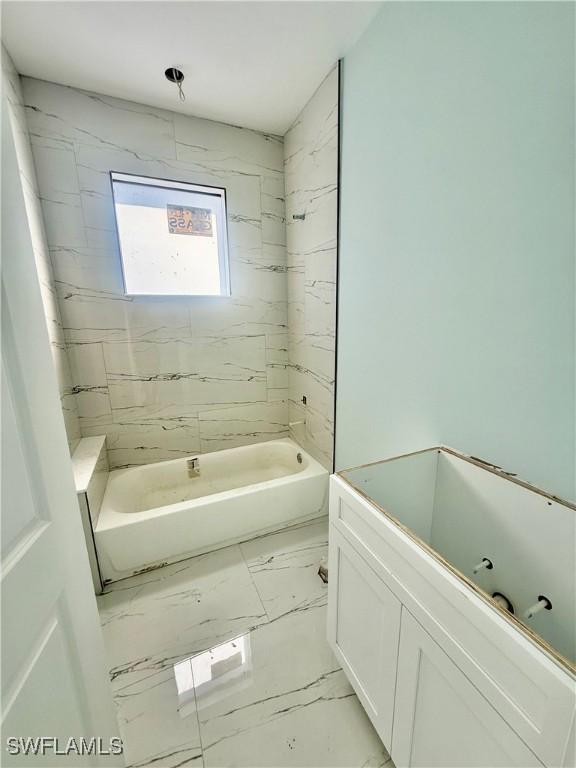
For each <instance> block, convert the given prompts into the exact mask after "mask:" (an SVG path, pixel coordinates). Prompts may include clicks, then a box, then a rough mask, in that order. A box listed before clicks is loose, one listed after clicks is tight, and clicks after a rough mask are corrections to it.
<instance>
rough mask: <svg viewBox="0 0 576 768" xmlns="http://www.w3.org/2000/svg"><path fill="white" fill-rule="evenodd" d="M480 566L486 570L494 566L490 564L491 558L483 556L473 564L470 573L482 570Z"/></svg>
mask: <svg viewBox="0 0 576 768" xmlns="http://www.w3.org/2000/svg"><path fill="white" fill-rule="evenodd" d="M482 568H486V570H487V571H491V570H492V568H494V566H493V565H492V560H488V558H487V557H483V558H482V560H480V562H479V563H478V564H477V565H476V566H474V569H473V571H472V573H473V574H474V575H476V574H477V573H478V571H481V570H482Z"/></svg>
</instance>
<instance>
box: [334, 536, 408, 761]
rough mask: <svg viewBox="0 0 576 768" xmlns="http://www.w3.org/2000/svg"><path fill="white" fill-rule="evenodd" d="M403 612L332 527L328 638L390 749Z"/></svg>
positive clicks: (384, 587) (397, 602)
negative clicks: (401, 612) (401, 615)
mask: <svg viewBox="0 0 576 768" xmlns="http://www.w3.org/2000/svg"><path fill="white" fill-rule="evenodd" d="M400 611H401V606H400V602H399V601H398V600H397V598H396V597H394V595H393V594H392V592H390V590H389V589H388V587H386V585H385V584H384V583H383V582H382V581H381V580H380V579H379V578H378V576H376V574H375V573H374V572H373V571H372V570H371V569H370V568H369V567H368V566H367V565H366V563H365V562H364V561H363V560H362V559H361V558H360V557H359V555H358V554H357V553H356V551H355V550H354V548H353V547H352V546H351V545H350V544H349V543H348V542H347V541H346V539H345V538H344V537H343V536H342V535H341V534H339V533H338V532H337V531H336V530H335V529H334V528H333V527H332V526H331V528H330V582H329V590H328V639H329V641H330V643H331V645H332V648H333V649H334V652H335V654H336V656H337V658H338V661H339V662H340V664H342V667H343V668H344V670H345V672H346V674H347V676H348V679H349V680H350V682H351V683H352V686H353V687H354V689H355V691H356V693H357V694H358V697H359V699H360V701H361V702H362V704H363V706H364V708H365V709H366V711H367V712H368V715H369V716H370V719H371V720H372V722H373V724H374V727H375V728H376V730H377V732H378V734H379V736H380V738H381V739H382V741H383V742H384V744H385V745H386V747H387V748H388V749H389V748H390V744H391V741H392V718H393V712H394V689H395V685H396V663H397V657H398V641H399V637H400Z"/></svg>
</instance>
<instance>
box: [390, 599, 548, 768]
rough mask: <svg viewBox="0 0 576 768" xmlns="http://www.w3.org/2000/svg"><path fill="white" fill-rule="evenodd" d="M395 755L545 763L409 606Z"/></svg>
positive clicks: (443, 762) (452, 762) (506, 766)
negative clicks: (413, 614) (462, 670)
mask: <svg viewBox="0 0 576 768" xmlns="http://www.w3.org/2000/svg"><path fill="white" fill-rule="evenodd" d="M394 723H395V727H394V736H393V739H392V742H391V744H392V748H391V754H392V755H393V756H394V760H395V761H396V765H397V766H398V768H401V766H413V767H414V768H416V766H421V768H463V766H467V767H468V766H470V767H471V766H474V768H487V766H491V768H511V766H518V767H519V768H520V766H522V767H523V768H528V766H541V765H542V763H541V762H540V761H539V760H538V759H537V758H536V756H535V755H534V754H533V753H532V752H531V751H530V750H529V749H528V747H527V746H526V745H525V744H524V742H523V741H522V740H521V739H520V738H519V737H518V736H517V735H516V733H515V732H514V731H513V730H512V728H510V726H509V725H508V723H507V722H506V721H505V720H504V718H503V717H501V716H500V715H499V714H498V712H496V710H495V709H494V708H493V707H492V706H491V705H490V704H489V703H488V702H487V700H486V699H485V698H484V697H483V696H482V694H481V693H479V692H478V690H477V689H476V688H475V687H474V686H473V685H472V683H471V682H470V681H469V680H468V678H467V677H466V675H464V674H463V672H461V671H460V669H459V668H458V667H457V666H456V664H454V662H453V661H452V660H451V659H450V657H449V656H448V655H447V654H446V653H444V651H443V650H442V648H440V646H439V645H438V643H436V642H435V641H434V640H433V639H432V638H431V637H430V635H429V634H428V632H426V630H425V629H423V627H422V626H421V625H420V624H419V623H418V622H417V621H416V620H415V619H414V618H413V617H412V615H411V614H410V613H409V612H408V611H406V610H403V611H402V632H401V640H400V653H399V655H398V675H397V683H396V694H395V707H394Z"/></svg>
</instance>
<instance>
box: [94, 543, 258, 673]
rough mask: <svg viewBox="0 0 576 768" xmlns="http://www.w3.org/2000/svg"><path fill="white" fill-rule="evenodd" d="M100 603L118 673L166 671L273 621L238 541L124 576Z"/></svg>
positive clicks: (112, 664)
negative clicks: (171, 664)
mask: <svg viewBox="0 0 576 768" xmlns="http://www.w3.org/2000/svg"><path fill="white" fill-rule="evenodd" d="M98 605H99V610H100V620H101V623H102V630H103V633H104V642H105V645H106V650H107V654H108V661H109V664H110V667H111V676H112V677H113V678H116V677H119V676H121V675H126V674H127V673H128V672H138V671H142V670H144V669H150V668H153V669H157V668H161V667H163V666H164V664H165V663H168V661H176V660H177V659H178V658H182V657H184V656H189V655H191V654H193V653H198V652H199V651H203V650H205V649H207V648H210V647H211V646H212V645H215V644H216V643H217V642H219V640H221V639H227V638H230V637H234V636H235V635H238V634H240V633H242V632H245V631H246V630H248V629H250V628H252V627H254V626H257V625H258V624H261V623H262V622H264V621H267V616H266V612H265V610H264V608H263V606H262V602H261V600H260V597H259V595H258V592H257V591H256V588H255V586H254V583H253V581H252V578H251V576H250V573H249V571H248V568H247V566H246V563H245V562H244V559H243V557H242V554H241V552H240V549H239V548H238V547H237V546H235V547H227V548H226V549H221V550H218V551H217V552H211V553H210V554H208V555H200V556H199V557H194V558H192V559H189V560H184V561H182V562H179V563H174V564H173V565H169V566H166V567H164V568H159V569H157V570H155V571H151V572H149V573H143V574H141V575H139V576H135V577H133V578H131V579H125V580H123V581H118V582H116V583H115V584H113V585H111V586H110V587H109V588H108V591H107V592H106V593H105V594H103V595H101V596H100V597H99V598H98ZM163 659H164V662H163V661H162V660H163Z"/></svg>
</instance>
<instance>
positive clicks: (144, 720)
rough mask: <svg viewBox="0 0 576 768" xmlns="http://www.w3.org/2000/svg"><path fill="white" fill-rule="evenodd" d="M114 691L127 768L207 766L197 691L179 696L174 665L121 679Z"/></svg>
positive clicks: (118, 680) (114, 684)
mask: <svg viewBox="0 0 576 768" xmlns="http://www.w3.org/2000/svg"><path fill="white" fill-rule="evenodd" d="M113 692H114V703H115V704H116V712H117V717H118V725H119V727H120V734H121V737H122V740H123V743H124V758H125V760H126V765H127V766H130V768H136V766H138V768H140V767H141V766H148V765H150V766H161V767H162V768H176V766H181V765H193V766H196V767H198V766H202V765H203V761H202V748H201V745H200V731H199V727H198V715H197V711H196V703H195V697H194V691H192V694H191V696H189V697H188V698H186V697H185V696H184V697H180V696H179V693H178V688H177V683H176V679H175V676H174V670H173V668H172V667H171V666H170V667H169V668H166V669H162V670H160V671H158V672H153V673H148V672H141V673H140V674H139V675H138V676H137V677H136V678H135V679H132V680H131V681H130V682H129V683H126V682H125V680H124V679H123V678H117V680H116V681H115V683H113Z"/></svg>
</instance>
